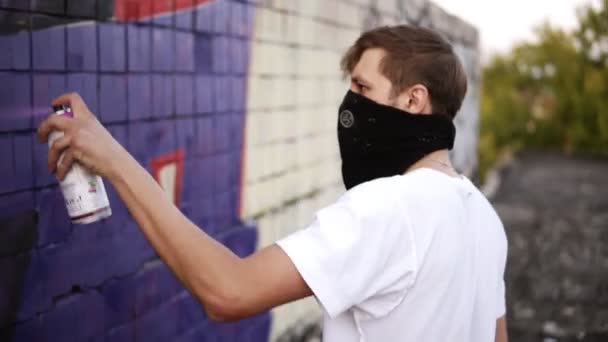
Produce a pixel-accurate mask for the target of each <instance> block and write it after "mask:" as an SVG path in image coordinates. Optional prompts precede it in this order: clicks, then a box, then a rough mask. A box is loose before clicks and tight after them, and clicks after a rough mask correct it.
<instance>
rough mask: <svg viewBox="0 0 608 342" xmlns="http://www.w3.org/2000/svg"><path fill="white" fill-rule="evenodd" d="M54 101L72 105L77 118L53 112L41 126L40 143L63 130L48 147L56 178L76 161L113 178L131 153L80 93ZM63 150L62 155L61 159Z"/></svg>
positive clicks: (61, 177)
mask: <svg viewBox="0 0 608 342" xmlns="http://www.w3.org/2000/svg"><path fill="white" fill-rule="evenodd" d="M52 104H53V106H55V105H60V104H63V105H69V106H70V107H71V108H72V113H73V115H74V117H73V118H67V117H64V116H61V115H55V114H51V115H50V116H49V117H48V118H47V119H46V120H44V121H43V122H42V123H41V124H40V126H39V127H38V141H39V142H41V143H45V142H47V141H48V137H49V134H50V133H51V131H54V130H57V131H62V132H63V133H64V135H63V137H61V138H58V139H57V140H55V141H54V142H53V144H52V146H51V148H50V150H49V155H48V168H49V171H51V172H55V173H56V175H57V178H58V179H59V180H63V179H64V178H65V175H66V174H67V173H68V171H69V170H70V168H71V167H72V164H73V163H74V162H76V161H77V162H79V163H80V164H82V165H84V166H86V167H87V168H88V169H90V170H91V171H93V172H94V173H96V174H98V175H100V176H103V177H107V178H112V176H113V174H114V173H115V172H114V171H115V169H116V168H117V167H118V165H120V163H121V160H124V159H125V158H126V156H127V155H128V152H127V151H125V149H124V148H123V147H122V146H121V145H120V144H119V143H118V142H117V141H116V140H115V139H114V138H113V137H112V135H111V134H110V133H109V132H108V131H107V130H106V129H105V128H104V127H103V125H102V124H101V123H100V122H99V121H98V120H97V118H96V117H95V115H94V114H93V113H91V111H89V109H88V108H87V105H86V104H85V103H84V101H83V100H82V98H81V97H80V95H78V94H76V93H71V94H66V95H62V96H60V97H58V98H56V99H55V100H54V101H53V103H52ZM62 153H63V158H61V160H60V156H61V155H62ZM58 162H59V164H58Z"/></svg>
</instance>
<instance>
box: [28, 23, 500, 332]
mask: <svg viewBox="0 0 608 342" xmlns="http://www.w3.org/2000/svg"><path fill="white" fill-rule="evenodd" d="M342 67H343V69H344V71H345V73H346V74H349V75H350V78H351V81H352V82H351V88H350V91H349V92H348V93H347V95H346V97H345V98H344V101H343V103H342V105H341V106H340V111H339V117H338V139H339V144H340V152H341V156H342V175H343V179H344V184H345V185H346V188H347V189H348V191H347V192H346V194H345V195H343V196H342V197H341V198H340V199H339V200H338V201H337V202H336V203H334V204H333V205H330V206H329V207H327V208H324V209H322V210H320V211H319V212H318V213H317V215H316V219H315V220H314V222H313V223H312V224H311V225H310V227H308V228H307V229H305V230H302V231H300V232H297V233H295V234H293V235H291V236H289V237H287V238H285V239H283V240H281V241H279V242H277V243H276V244H275V245H272V246H269V247H267V248H264V249H262V250H260V251H258V252H256V253H255V254H253V255H252V256H250V257H248V258H244V259H241V258H239V257H237V256H236V255H234V254H233V253H232V252H231V251H230V250H228V249H227V248H225V247H224V246H222V245H221V244H219V243H218V242H216V241H214V240H213V239H212V238H210V237H209V236H208V235H206V234H205V233H204V232H203V231H202V230H201V229H199V228H198V227H196V226H195V225H194V224H193V223H192V222H190V221H189V220H188V218H186V217H185V216H184V215H183V214H182V213H181V212H180V211H179V210H178V209H177V208H176V207H175V206H174V205H173V204H172V203H170V202H169V201H167V200H166V199H165V196H163V193H162V189H161V188H160V187H159V186H158V184H157V183H156V182H155V181H154V179H153V178H152V177H151V176H150V175H149V174H148V173H147V172H146V170H145V169H144V168H143V167H141V166H140V165H139V164H138V163H137V162H136V161H135V159H133V157H131V155H130V154H129V153H128V152H127V151H126V150H125V149H124V148H123V147H122V146H120V144H119V143H117V142H116V141H115V140H114V139H113V138H112V136H111V135H110V134H109V133H108V131H107V130H106V129H105V128H104V127H103V126H102V125H101V124H100V123H99V122H98V121H97V120H96V119H95V116H94V115H93V114H92V113H91V112H90V111H89V110H88V109H87V107H86V105H85V103H84V102H83V101H82V99H81V98H80V97H79V96H78V95H77V94H68V95H64V96H61V97H59V98H58V99H56V100H55V101H54V103H53V104H54V105H57V104H68V105H71V106H72V109H73V111H74V118H73V119H64V118H62V117H58V116H53V115H51V116H50V117H49V118H48V119H47V120H46V121H44V122H43V123H42V124H41V126H40V127H39V132H38V133H39V139H40V141H41V142H45V141H46V140H47V137H48V134H49V132H50V131H51V130H61V131H64V132H65V135H64V137H62V138H60V139H58V140H57V141H56V142H55V143H54V144H53V147H52V149H51V150H50V152H49V168H50V169H51V170H52V171H54V172H56V174H57V176H58V177H59V178H60V179H62V178H63V177H64V176H65V174H66V172H67V171H68V170H69V168H70V165H71V164H72V163H73V162H74V161H78V162H80V163H82V164H84V165H86V166H87V167H89V168H91V169H92V170H93V171H94V172H96V173H98V174H100V175H102V176H104V177H106V178H107V179H109V181H110V182H111V183H112V184H113V186H114V187H115V188H116V189H117V191H118V193H119V195H120V197H121V198H122V200H123V201H124V202H125V203H126V205H127V207H128V208H129V210H130V212H131V214H132V216H133V217H134V218H135V220H136V221H137V223H138V224H139V226H140V228H141V230H142V232H143V233H144V234H145V236H146V238H147V239H148V240H149V241H150V243H151V244H152V246H153V247H154V248H155V250H156V251H157V252H158V255H159V256H160V257H161V258H162V259H163V260H164V261H165V262H166V263H167V265H168V266H169V267H170V268H171V269H172V270H173V272H174V273H175V274H176V275H177V276H178V277H179V279H180V280H181V282H182V283H183V284H184V285H185V286H186V287H187V288H188V289H189V290H190V292H191V293H192V294H193V296H195V297H196V298H197V299H198V300H199V301H200V303H201V305H202V306H203V307H204V308H205V310H206V311H207V313H208V315H209V316H210V317H211V318H213V319H215V320H219V321H228V320H236V319H239V318H243V317H247V316H250V315H253V314H255V313H258V312H260V311H262V310H266V309H270V308H272V307H275V306H277V305H280V304H283V303H287V302H290V301H293V300H296V299H299V298H303V297H306V296H310V295H314V296H315V297H316V298H317V299H318V301H319V302H320V304H321V306H322V307H323V309H324V313H325V322H324V341H335V342H347V341H379V342H385V341H400V342H403V341H462V342H486V341H491V340H496V341H506V339H507V338H506V327H505V318H504V315H505V298H504V282H503V273H504V268H505V260H506V254H507V243H506V238H505V234H504V231H503V227H502V224H501V222H500V219H499V218H498V216H497V215H496V213H495V211H494V210H493V209H492V207H491V205H490V204H489V203H488V202H487V200H486V199H485V198H484V197H483V195H482V194H481V193H480V192H479V191H478V190H477V189H476V188H475V186H474V185H473V184H472V183H471V182H470V181H469V180H468V179H466V178H465V177H463V176H461V175H459V174H458V173H457V172H456V171H455V170H454V169H453V167H452V166H451V164H450V160H449V154H448V150H449V149H451V148H452V146H453V143H454V135H455V129H454V125H453V123H452V120H453V118H454V116H455V115H456V113H457V112H458V110H459V109H460V106H461V103H462V100H463V97H464V95H465V92H466V76H465V73H464V70H463V68H462V65H461V64H460V62H459V60H458V58H457V57H456V55H455V54H454V52H453V50H452V47H451V46H450V44H448V43H447V42H446V41H445V40H444V39H442V38H441V37H440V36H439V35H437V34H436V33H434V32H432V31H430V30H427V29H423V28H417V27H411V26H395V27H383V28H378V29H375V30H372V31H369V32H366V33H364V34H363V35H362V36H361V37H360V38H359V39H358V40H357V42H356V43H355V44H354V45H353V47H351V49H350V50H349V51H348V52H347V54H346V55H345V57H344V59H343V61H342ZM61 153H65V155H64V157H63V158H62V159H61V161H60V162H59V164H58V161H59V156H60V155H61Z"/></svg>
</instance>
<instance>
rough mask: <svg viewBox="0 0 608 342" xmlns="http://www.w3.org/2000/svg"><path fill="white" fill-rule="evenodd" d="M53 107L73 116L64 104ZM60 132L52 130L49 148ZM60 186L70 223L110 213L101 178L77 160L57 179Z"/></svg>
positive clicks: (101, 217)
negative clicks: (61, 178) (62, 177)
mask: <svg viewBox="0 0 608 342" xmlns="http://www.w3.org/2000/svg"><path fill="white" fill-rule="evenodd" d="M53 111H54V112H55V114H56V115H66V116H68V117H70V118H72V117H73V116H74V113H73V112H72V109H71V108H70V107H69V106H66V105H59V106H54V107H53ZM62 136H63V132H60V131H53V132H51V134H50V135H49V141H48V144H49V148H51V146H52V145H53V142H54V141H55V140H57V139H59V138H61V137H62ZM62 159H63V154H62V155H61V157H59V162H61V160H62ZM59 162H58V163H59ZM59 186H60V187H61V192H62V193H63V198H64V200H65V205H66V207H67V209H68V214H69V215H70V218H71V220H72V223H77V224H87V223H93V222H96V221H99V220H101V219H104V218H106V217H109V216H110V215H112V209H111V208H110V201H109V200H108V195H107V193H106V189H105V187H104V185H103V180H102V179H101V177H100V176H99V175H96V174H94V173H92V172H91V171H90V170H88V169H87V168H86V167H84V166H82V165H80V164H79V163H73V164H72V168H71V169H70V171H69V172H68V173H67V174H66V176H65V179H64V180H63V181H61V182H59Z"/></svg>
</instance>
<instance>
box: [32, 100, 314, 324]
mask: <svg viewBox="0 0 608 342" xmlns="http://www.w3.org/2000/svg"><path fill="white" fill-rule="evenodd" d="M53 104H55V105H57V104H66V105H70V106H71V107H72V110H73V113H74V117H73V118H72V119H70V118H64V117H61V116H57V115H51V116H50V117H49V118H48V119H46V120H45V121H44V122H43V123H42V124H41V125H40V127H39V129H38V138H39V141H40V142H41V143H43V142H46V141H47V139H48V135H49V133H50V132H51V131H53V130H59V131H63V132H64V136H63V137H61V138H59V139H57V140H56V141H55V142H54V143H53V145H52V147H51V149H50V150H49V157H48V166H49V170H50V171H52V172H55V173H56V175H57V177H58V178H59V179H63V178H64V177H65V174H66V173H67V172H68V171H69V169H70V167H71V165H72V163H73V162H76V161H77V162H79V163H82V164H83V165H85V166H86V167H88V168H89V169H91V170H92V171H93V172H95V173H97V174H99V175H101V176H104V177H106V178H107V179H108V180H110V182H111V183H112V185H113V186H114V187H115V188H116V190H117V192H118V194H119V195H120V197H121V199H122V200H123V201H124V203H125V204H126V206H127V207H128V208H129V211H130V213H131V215H132V216H133V218H134V219H135V221H136V222H137V224H138V225H139V228H140V229H141V231H142V232H143V233H144V235H145V236H146V238H147V240H148V241H149V242H150V244H151V245H152V247H153V248H154V249H155V250H156V252H157V253H158V255H159V256H160V257H161V258H162V259H163V260H164V261H165V263H166V264H167V265H168V266H169V268H170V269H171V270H172V271H173V273H175V275H176V276H177V277H178V278H179V279H180V281H181V282H182V283H183V284H184V285H185V286H186V287H187V288H188V290H189V291H190V292H191V293H192V295H193V296H194V297H196V298H197V299H198V301H199V302H200V303H201V304H202V305H203V307H204V308H205V309H206V311H207V313H208V314H209V316H210V317H211V318H212V319H215V320H221V321H226V320H235V319H239V318H244V317H247V316H250V315H253V314H256V313H258V312H261V311H263V310H265V309H269V308H272V307H274V306H277V305H280V304H283V303H287V302H290V301H293V300H296V299H299V298H303V297H306V296H309V295H311V294H312V292H311V290H310V289H309V287H308V286H307V285H306V283H305V282H304V280H303V279H302V277H301V276H300V274H299V273H298V271H297V269H296V268H295V266H294V264H293V263H292V262H291V259H290V258H289V257H288V256H287V255H286V254H285V253H284V252H283V250H282V249H280V248H279V247H278V246H276V245H273V246H270V247H267V248H265V249H263V250H261V251H258V252H257V253H255V254H254V255H252V256H250V257H247V258H244V259H243V258H240V257H238V256H237V255H235V254H234V253H232V252H231V251H230V250H229V249H228V248H226V247H224V246H223V245H222V244H220V243H219V242H217V241H215V240H214V239H213V238H211V237H209V236H208V235H207V234H206V233H205V232H203V231H202V230H201V229H199V227H197V226H196V225H195V224H193V223H192V222H191V221H190V220H189V219H188V218H187V217H186V216H184V215H183V214H182V213H181V212H180V211H179V209H178V208H176V207H175V206H174V205H173V203H171V202H169V200H168V199H167V198H166V197H165V194H164V193H163V190H162V188H161V187H160V186H159V185H158V184H157V183H156V181H155V180H154V179H153V178H152V176H151V175H150V174H149V173H148V172H147V171H146V170H145V169H144V168H143V167H142V166H141V165H139V163H138V162H137V161H136V160H135V159H134V158H133V157H132V156H131V155H130V154H129V153H128V152H127V151H126V150H125V149H124V148H123V147H122V146H121V145H120V144H119V143H118V142H117V141H116V140H115V139H114V138H113V137H112V136H111V135H110V134H109V132H108V131H107V130H106V129H105V128H104V127H103V125H101V123H100V122H99V121H98V120H97V119H96V118H95V116H94V115H93V113H91V112H90V111H89V109H88V108H87V106H86V104H85V103H84V101H83V100H82V99H81V98H80V96H78V94H68V95H64V96H61V97H59V98H57V99H56V100H55V101H54V103H53ZM62 154H63V157H62V158H60V156H61V155H62Z"/></svg>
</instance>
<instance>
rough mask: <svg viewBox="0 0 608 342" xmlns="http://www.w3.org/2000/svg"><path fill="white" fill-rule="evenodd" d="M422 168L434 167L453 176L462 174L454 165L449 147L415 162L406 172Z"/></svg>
mask: <svg viewBox="0 0 608 342" xmlns="http://www.w3.org/2000/svg"><path fill="white" fill-rule="evenodd" d="M420 168H430V169H434V170H437V171H439V172H442V173H445V174H446V175H448V176H451V177H460V176H461V175H460V174H459V173H458V172H457V171H456V170H455V169H454V167H453V166H452V162H451V161H450V152H449V151H448V150H447V149H444V150H439V151H435V152H432V153H429V154H427V155H426V156H424V157H423V158H422V159H420V160H418V161H417V162H415V163H414V165H412V166H410V168H409V169H407V171H406V173H407V172H410V171H413V170H416V169H420Z"/></svg>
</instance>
